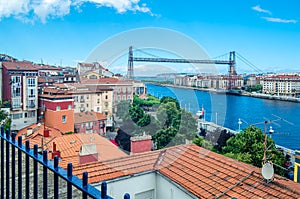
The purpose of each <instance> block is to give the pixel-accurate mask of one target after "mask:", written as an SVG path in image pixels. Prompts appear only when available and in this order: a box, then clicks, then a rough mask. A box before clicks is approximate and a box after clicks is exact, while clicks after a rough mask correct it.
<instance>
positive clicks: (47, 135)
mask: <svg viewBox="0 0 300 199" xmlns="http://www.w3.org/2000/svg"><path fill="white" fill-rule="evenodd" d="M49 131H50V130H49V129H46V128H45V129H44V137H45V138H47V137H49V136H50V133H49Z"/></svg>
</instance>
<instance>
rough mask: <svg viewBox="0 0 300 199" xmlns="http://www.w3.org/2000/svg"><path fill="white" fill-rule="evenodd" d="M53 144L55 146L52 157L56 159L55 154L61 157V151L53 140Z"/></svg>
mask: <svg viewBox="0 0 300 199" xmlns="http://www.w3.org/2000/svg"><path fill="white" fill-rule="evenodd" d="M52 146H53V149H52V154H51V155H52V159H54V157H55V156H57V157H58V158H61V156H60V151H57V150H56V143H55V142H53V144H52Z"/></svg>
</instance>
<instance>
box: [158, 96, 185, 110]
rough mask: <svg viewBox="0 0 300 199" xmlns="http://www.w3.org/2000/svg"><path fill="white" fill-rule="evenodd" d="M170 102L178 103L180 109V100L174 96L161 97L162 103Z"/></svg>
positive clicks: (177, 107) (177, 106)
mask: <svg viewBox="0 0 300 199" xmlns="http://www.w3.org/2000/svg"><path fill="white" fill-rule="evenodd" d="M168 102H174V103H175V105H176V109H177V110H180V105H179V102H178V100H177V99H175V98H173V97H168V96H164V97H162V98H161V99H160V103H161V104H165V103H168Z"/></svg>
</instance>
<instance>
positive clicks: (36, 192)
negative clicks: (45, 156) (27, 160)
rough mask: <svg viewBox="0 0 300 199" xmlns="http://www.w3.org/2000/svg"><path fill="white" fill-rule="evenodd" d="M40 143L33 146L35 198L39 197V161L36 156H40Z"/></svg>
mask: <svg viewBox="0 0 300 199" xmlns="http://www.w3.org/2000/svg"><path fill="white" fill-rule="evenodd" d="M38 148H39V147H38V145H37V144H35V145H34V146H33V155H34V157H35V158H34V159H33V198H34V199H38V161H37V160H36V158H37V157H38Z"/></svg>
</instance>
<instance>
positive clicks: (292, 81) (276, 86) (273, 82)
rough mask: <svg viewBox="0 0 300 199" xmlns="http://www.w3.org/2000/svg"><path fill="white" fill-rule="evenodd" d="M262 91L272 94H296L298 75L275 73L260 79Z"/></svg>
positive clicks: (298, 83) (298, 85)
mask: <svg viewBox="0 0 300 199" xmlns="http://www.w3.org/2000/svg"><path fill="white" fill-rule="evenodd" d="M262 86H263V93H267V94H273V95H286V96H298V95H299V94H300V77H299V76H296V75H276V76H270V77H265V78H263V80H262Z"/></svg>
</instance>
